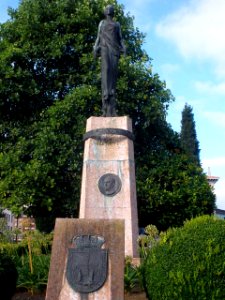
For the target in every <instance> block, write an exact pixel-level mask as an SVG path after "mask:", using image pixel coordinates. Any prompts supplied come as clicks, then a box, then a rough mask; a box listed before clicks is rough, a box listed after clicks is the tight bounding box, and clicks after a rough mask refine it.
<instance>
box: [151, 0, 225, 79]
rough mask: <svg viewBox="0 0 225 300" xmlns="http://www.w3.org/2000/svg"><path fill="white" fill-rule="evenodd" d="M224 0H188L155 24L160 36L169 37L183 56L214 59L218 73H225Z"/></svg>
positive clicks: (203, 59) (208, 60) (207, 59)
mask: <svg viewBox="0 0 225 300" xmlns="http://www.w3.org/2000/svg"><path fill="white" fill-rule="evenodd" d="M224 16H225V1H224V0H216V1H215V0H198V1H196V0H190V1H188V2H187V3H186V4H185V6H183V7H182V8H181V9H179V10H177V11H175V12H174V13H172V14H170V15H168V16H167V17H166V18H165V19H164V20H162V21H161V22H160V23H159V24H158V25H157V27H156V32H157V34H158V35H159V36H160V37H163V38H165V39H168V40H170V41H171V42H173V43H174V44H175V45H176V47H177V48H178V50H179V52H180V53H181V54H182V56H183V57H185V58H187V59H194V58H196V59H198V60H202V61H205V60H206V61H207V62H209V63H214V64H215V67H216V71H217V74H220V75H221V74H222V75H223V74H225V72H224V71H223V72H222V70H224V69H225V35H224V28H225V17H224Z"/></svg>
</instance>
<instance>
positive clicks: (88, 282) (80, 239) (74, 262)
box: [66, 235, 108, 293]
mask: <svg viewBox="0 0 225 300" xmlns="http://www.w3.org/2000/svg"><path fill="white" fill-rule="evenodd" d="M104 242H105V239H104V238H103V237H102V236H95V235H81V236H76V237H74V238H73V244H74V246H75V248H69V249H68V260H67V267H66V277H67V280H68V283H69V285H70V286H71V287H72V288H73V289H74V291H76V292H79V293H92V292H95V291H97V290H98V289H100V288H101V287H102V286H103V284H104V283H105V281H106V278H107V273H108V251H107V250H106V249H101V247H102V245H103V244H104Z"/></svg>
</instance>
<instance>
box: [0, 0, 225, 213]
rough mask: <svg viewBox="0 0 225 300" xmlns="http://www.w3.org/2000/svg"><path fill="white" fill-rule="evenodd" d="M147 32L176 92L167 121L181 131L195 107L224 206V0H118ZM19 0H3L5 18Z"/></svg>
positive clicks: (157, 64) (160, 69)
mask: <svg viewBox="0 0 225 300" xmlns="http://www.w3.org/2000/svg"><path fill="white" fill-rule="evenodd" d="M118 2H119V3H121V4H124V6H125V11H126V12H128V11H129V12H130V14H131V15H133V16H134V17H135V21H134V22H135V26H136V27H138V28H139V29H140V30H141V31H142V32H144V33H146V39H145V44H144V48H145V50H146V51H147V53H148V54H149V56H150V57H151V58H152V59H153V62H152V64H153V72H154V73H158V74H159V75H160V77H161V79H162V80H165V81H166V83H167V87H168V88H170V89H171V91H172V94H173V95H174V96H175V102H174V103H173V104H171V105H170V109H169V112H168V118H167V119H168V122H169V123H171V125H172V127H173V129H174V130H176V131H178V132H179V131H180V122H181V111H182V110H183V108H184V105H185V103H188V104H189V105H191V106H192V108H193V113H194V119H195V123H196V131H197V138H198V140H199V143H200V148H201V162H202V166H203V168H204V170H205V172H206V173H207V172H208V168H210V170H211V175H214V176H219V177H220V179H219V181H218V182H217V184H216V185H215V193H216V196H217V206H218V208H221V209H225V153H224V145H225V32H224V28H225V18H224V16H225V0H197V1H196V0H179V1H178V0H118ZM18 3H19V0H0V22H3V21H5V20H6V19H7V7H8V6H11V7H14V8H16V7H17V6H18Z"/></svg>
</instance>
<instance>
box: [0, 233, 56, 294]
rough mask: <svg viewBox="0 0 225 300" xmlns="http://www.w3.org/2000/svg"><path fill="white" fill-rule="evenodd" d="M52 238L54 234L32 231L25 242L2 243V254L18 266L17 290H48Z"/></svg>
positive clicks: (0, 246)
mask: <svg viewBox="0 0 225 300" xmlns="http://www.w3.org/2000/svg"><path fill="white" fill-rule="evenodd" d="M52 238H53V235H52V234H47V235H46V234H42V233H40V232H38V231H31V232H26V233H25V234H24V236H23V240H22V241H21V242H19V243H18V244H12V243H0V253H2V254H4V255H5V256H7V257H10V259H11V260H12V261H13V262H14V264H15V266H16V269H17V272H18V279H17V288H22V289H26V290H28V291H30V292H36V291H42V290H44V289H45V288H46V285H47V280H48V272H49V265H50V252H51V243H52ZM0 299H1V291H0ZM4 300H5V299H4Z"/></svg>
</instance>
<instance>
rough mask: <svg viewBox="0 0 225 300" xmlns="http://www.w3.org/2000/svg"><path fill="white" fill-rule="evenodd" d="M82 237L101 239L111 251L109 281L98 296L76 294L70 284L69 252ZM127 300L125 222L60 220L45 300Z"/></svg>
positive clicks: (57, 223)
mask: <svg viewBox="0 0 225 300" xmlns="http://www.w3.org/2000/svg"><path fill="white" fill-rule="evenodd" d="M79 235H100V236H103V237H104V238H105V244H104V246H103V247H105V249H108V259H109V262H108V277H107V279H106V282H105V284H104V285H103V286H102V287H101V288H100V289H99V290H98V291H96V292H93V293H89V294H84V293H82V294H81V293H77V292H75V291H74V290H73V289H72V288H71V287H70V285H69V284H68V282H67V279H66V276H65V272H66V265H67V256H68V249H69V248H70V247H71V242H72V239H73V238H74V237H75V236H79ZM123 299H124V221H123V220H104V219H102V220H93V219H92V220H90V219H89V220H88V219H57V220H56V225H55V231H54V241H53V247H52V256H51V265H50V272H49V279H48V286H47V293H46V300H123Z"/></svg>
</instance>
